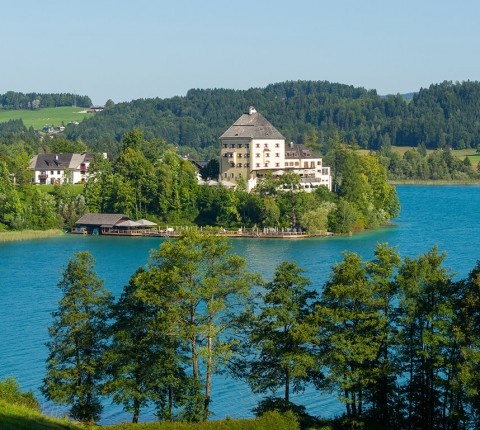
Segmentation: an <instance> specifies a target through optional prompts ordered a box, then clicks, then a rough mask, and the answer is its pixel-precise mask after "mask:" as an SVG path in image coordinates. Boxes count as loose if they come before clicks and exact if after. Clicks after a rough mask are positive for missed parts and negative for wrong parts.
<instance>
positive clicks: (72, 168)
mask: <svg viewBox="0 0 480 430" xmlns="http://www.w3.org/2000/svg"><path fill="white" fill-rule="evenodd" d="M103 155H104V157H105V158H106V156H107V154H103ZM92 160H93V154H89V153H87V152H82V153H81V154H38V155H35V157H33V158H32V159H31V160H30V165H29V167H28V170H30V171H33V172H34V176H33V182H35V183H37V184H60V183H63V182H64V181H65V172H66V171H68V172H70V175H71V182H72V183H73V184H76V183H79V182H85V181H86V180H87V173H88V167H89V165H90V162H91V161H92Z"/></svg>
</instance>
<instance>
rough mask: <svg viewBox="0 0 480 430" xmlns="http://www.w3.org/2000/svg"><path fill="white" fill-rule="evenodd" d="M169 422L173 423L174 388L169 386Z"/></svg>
mask: <svg viewBox="0 0 480 430" xmlns="http://www.w3.org/2000/svg"><path fill="white" fill-rule="evenodd" d="M168 420H169V421H170V422H173V387H172V385H171V384H170V385H169V386H168Z"/></svg>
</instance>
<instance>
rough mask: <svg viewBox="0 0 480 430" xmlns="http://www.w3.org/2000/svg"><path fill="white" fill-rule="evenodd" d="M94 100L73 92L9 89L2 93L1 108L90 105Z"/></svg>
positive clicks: (0, 95) (17, 108) (0, 97)
mask: <svg viewBox="0 0 480 430" xmlns="http://www.w3.org/2000/svg"><path fill="white" fill-rule="evenodd" d="M91 105H92V100H90V97H88V96H81V95H77V94H72V93H56V94H52V93H44V94H42V93H27V94H24V93H19V92H15V91H7V92H6V93H5V94H0V109H10V110H19V109H40V108H46V107H61V106H79V107H90V106H91Z"/></svg>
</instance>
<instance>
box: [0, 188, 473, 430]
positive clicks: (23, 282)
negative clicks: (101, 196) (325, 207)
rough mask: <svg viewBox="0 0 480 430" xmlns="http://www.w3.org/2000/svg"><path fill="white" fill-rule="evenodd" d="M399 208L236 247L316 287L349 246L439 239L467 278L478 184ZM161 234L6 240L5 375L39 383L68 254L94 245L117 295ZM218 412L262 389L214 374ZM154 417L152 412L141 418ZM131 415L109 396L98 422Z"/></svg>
mask: <svg viewBox="0 0 480 430" xmlns="http://www.w3.org/2000/svg"><path fill="white" fill-rule="evenodd" d="M397 192H398V195H399V198H400V202H401V205H402V212H401V215H400V217H399V218H398V219H396V220H394V221H395V224H396V225H395V226H393V227H388V228H383V229H380V230H376V231H372V232H366V233H361V234H358V235H355V236H352V237H342V238H322V239H320V238H319V239H304V240H274V239H236V240H234V241H233V247H234V251H235V252H236V253H238V254H240V255H242V256H244V257H246V258H247V259H248V262H249V265H250V267H251V269H252V270H255V271H259V272H261V273H262V274H263V275H264V276H265V277H266V278H267V279H269V278H270V277H271V275H272V273H273V269H274V267H275V266H276V265H277V264H278V263H279V262H281V261H283V260H285V259H290V260H296V261H297V263H298V264H299V266H301V267H303V268H305V269H306V270H307V276H308V277H310V279H311V280H312V281H313V283H314V286H315V288H317V289H319V290H320V289H321V288H322V285H323V284H324V283H325V281H326V280H327V279H328V275H329V273H330V268H331V266H332V265H333V264H334V263H335V262H337V261H340V260H341V258H342V256H341V253H342V251H344V250H348V251H351V252H357V253H359V254H360V255H362V256H363V257H364V258H365V259H370V258H372V252H373V250H374V248H375V246H376V244H377V243H379V242H388V243H389V244H390V245H391V246H397V247H398V250H399V252H400V254H401V255H402V257H403V256H416V255H418V254H420V253H425V252H426V251H428V250H429V249H431V248H432V247H433V246H434V245H438V247H439V250H440V251H445V252H446V253H447V257H446V261H445V266H446V267H448V268H450V269H452V271H454V272H456V274H457V275H456V276H458V277H464V276H466V275H467V274H468V272H469V271H470V270H471V268H472V267H473V266H474V264H475V262H476V260H477V259H480V248H479V244H480V222H479V210H480V186H399V187H397ZM161 241H162V239H159V238H119V237H92V236H89V237H85V236H69V235H67V236H64V237H58V238H49V239H41V240H35V241H28V242H13V243H6V244H0V300H1V302H0V378H2V379H3V378H4V377H6V376H9V375H11V374H13V375H14V376H15V377H16V378H17V380H18V381H19V382H20V384H21V386H22V389H30V388H32V389H33V390H34V391H35V393H36V394H37V395H38V396H39V397H41V395H40V393H39V391H38V387H39V386H40V385H41V383H42V378H43V375H44V372H45V360H46V357H47V349H46V347H45V345H44V344H45V342H46V341H47V340H48V333H47V327H48V326H49V325H50V324H51V312H52V311H54V310H55V309H56V304H57V301H58V300H59V298H60V295H59V291H58V288H57V286H56V285H57V283H58V280H59V278H60V273H61V271H62V270H63V268H64V267H65V266H66V264H67V261H68V258H69V257H71V256H72V255H73V254H74V253H75V252H79V251H86V250H88V251H90V252H91V253H92V254H93V256H94V257H95V259H96V271H97V273H98V274H99V276H100V277H101V278H102V279H105V286H106V288H108V289H109V290H110V291H112V292H113V294H114V296H115V297H118V296H119V295H120V294H121V291H122V288H123V286H124V285H125V284H126V283H127V282H128V279H129V277H130V276H131V274H132V273H133V272H134V271H135V270H136V269H137V267H138V266H140V265H144V264H145V263H146V262H147V260H148V256H149V251H150V249H152V248H157V247H158V246H159V244H160V243H161ZM212 397H213V398H212V400H213V402H212V405H211V408H212V410H213V412H214V413H215V415H214V417H213V418H223V417H225V416H227V415H230V416H232V417H249V416H252V413H251V409H252V407H254V406H255V404H256V403H257V402H258V400H259V398H260V397H259V396H254V395H252V394H251V393H250V390H249V389H248V387H247V386H246V385H245V384H243V383H241V382H238V381H235V380H232V379H229V378H228V377H225V376H215V377H214V387H213V391H212ZM292 401H293V402H296V403H302V404H304V405H306V406H307V408H308V411H309V412H310V413H312V414H316V415H323V416H332V415H335V414H337V413H340V412H342V411H343V409H342V406H340V405H339V404H338V402H337V400H336V397H335V394H334V393H333V394H331V395H329V394H320V393H318V392H317V391H315V390H313V389H307V391H306V392H305V393H303V394H299V395H293V396H292ZM44 407H45V410H46V411H47V412H48V413H51V414H52V415H55V414H57V415H60V414H61V413H62V411H63V410H62V409H61V408H59V407H56V406H54V405H52V404H48V403H46V402H44ZM141 418H142V419H143V420H151V419H152V416H151V414H150V413H149V412H147V413H145V414H144V415H143V416H142V417H141ZM124 420H130V416H129V415H127V414H125V413H124V412H122V410H121V408H119V407H118V406H114V405H110V403H109V402H108V403H106V405H105V410H104V413H103V418H102V421H101V423H104V424H106V423H113V422H120V421H124Z"/></svg>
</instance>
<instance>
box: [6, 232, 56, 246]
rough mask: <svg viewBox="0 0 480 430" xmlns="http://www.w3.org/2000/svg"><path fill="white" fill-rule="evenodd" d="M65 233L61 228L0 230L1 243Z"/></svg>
mask: <svg viewBox="0 0 480 430" xmlns="http://www.w3.org/2000/svg"><path fill="white" fill-rule="evenodd" d="M64 234H65V233H64V232H63V230H60V229H50V230H19V231H3V232H0V243H6V242H19V241H22V240H33V239H45V238H47V237H57V236H63V235H64Z"/></svg>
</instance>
